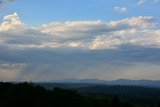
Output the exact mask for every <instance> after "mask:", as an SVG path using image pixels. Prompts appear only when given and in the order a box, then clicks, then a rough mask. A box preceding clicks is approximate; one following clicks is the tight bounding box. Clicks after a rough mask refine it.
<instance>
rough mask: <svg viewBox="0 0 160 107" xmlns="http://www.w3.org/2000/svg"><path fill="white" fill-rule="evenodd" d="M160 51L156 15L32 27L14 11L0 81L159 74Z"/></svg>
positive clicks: (1, 29) (3, 29)
mask: <svg viewBox="0 0 160 107" xmlns="http://www.w3.org/2000/svg"><path fill="white" fill-rule="evenodd" d="M159 52H160V26H159V23H156V22H155V20H154V18H153V17H151V16H139V17H131V18H125V19H122V20H118V21H111V22H102V21H74V22H64V23H61V22H52V23H49V24H44V25H40V26H37V27H31V26H28V25H27V24H25V23H24V22H23V21H21V19H20V17H19V16H18V14H17V13H13V14H11V15H7V16H4V18H3V21H2V22H1V24H0V79H1V80H28V81H29V80H33V81H40V80H42V81H49V80H55V79H67V78H76V79H85V78H98V79H119V78H127V79H158V78H159V77H157V75H159V74H160V72H159V68H160V67H159V65H160V62H159V61H160V59H159V58H160V55H159ZM146 66H147V68H146ZM139 71H142V72H139Z"/></svg>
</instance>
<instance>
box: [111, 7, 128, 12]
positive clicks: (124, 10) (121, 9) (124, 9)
mask: <svg viewBox="0 0 160 107" xmlns="http://www.w3.org/2000/svg"><path fill="white" fill-rule="evenodd" d="M114 9H115V10H116V11H117V12H119V13H126V12H127V11H128V9H127V8H126V7H118V6H117V7H115V8H114Z"/></svg>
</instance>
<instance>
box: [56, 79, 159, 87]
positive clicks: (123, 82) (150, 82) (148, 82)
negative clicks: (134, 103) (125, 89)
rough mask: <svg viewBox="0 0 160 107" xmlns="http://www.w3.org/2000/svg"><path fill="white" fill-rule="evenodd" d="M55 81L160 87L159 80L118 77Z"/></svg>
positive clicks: (58, 81) (60, 81) (61, 81)
mask: <svg viewBox="0 0 160 107" xmlns="http://www.w3.org/2000/svg"><path fill="white" fill-rule="evenodd" d="M54 82H56V83H84V84H103V85H127V86H145V87H157V88H160V80H155V81H153V80H129V79H118V80H110V81H108V80H98V79H83V80H77V79H66V80H56V81H54Z"/></svg>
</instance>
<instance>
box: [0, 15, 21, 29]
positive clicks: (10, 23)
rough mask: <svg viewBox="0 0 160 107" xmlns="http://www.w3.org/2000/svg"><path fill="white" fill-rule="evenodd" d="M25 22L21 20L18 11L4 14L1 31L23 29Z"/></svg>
mask: <svg viewBox="0 0 160 107" xmlns="http://www.w3.org/2000/svg"><path fill="white" fill-rule="evenodd" d="M23 26H24V24H23V23H22V22H21V20H20V18H19V17H18V15H17V13H13V14H11V15H7V16H4V18H3V22H2V23H1V25H0V32H3V31H8V30H21V29H22V27H23Z"/></svg>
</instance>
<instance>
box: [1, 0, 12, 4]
mask: <svg viewBox="0 0 160 107" xmlns="http://www.w3.org/2000/svg"><path fill="white" fill-rule="evenodd" d="M11 2H14V0H0V5H4V4H9V3H11Z"/></svg>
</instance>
